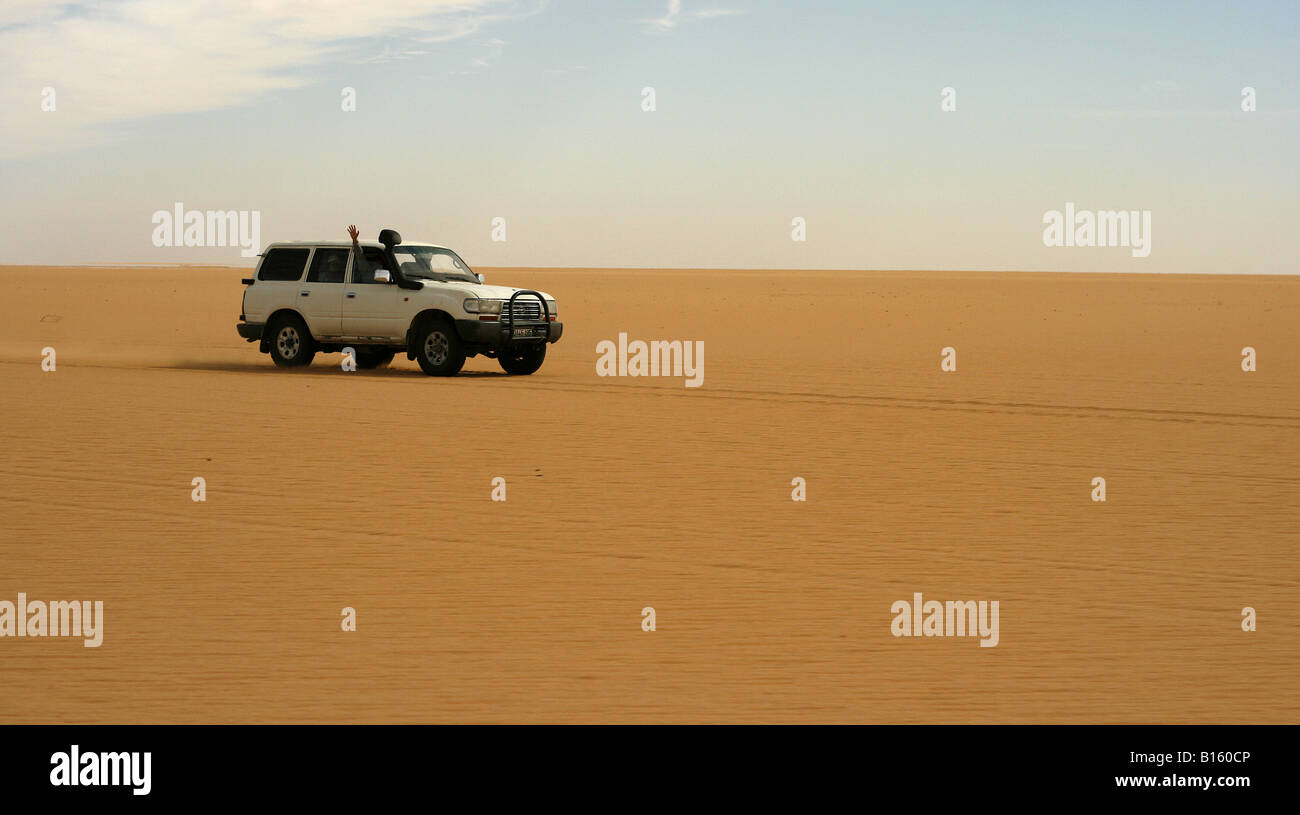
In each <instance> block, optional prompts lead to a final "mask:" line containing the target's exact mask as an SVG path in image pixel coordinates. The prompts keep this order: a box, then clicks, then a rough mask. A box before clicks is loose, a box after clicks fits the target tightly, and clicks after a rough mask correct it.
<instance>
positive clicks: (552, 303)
mask: <svg viewBox="0 0 1300 815" xmlns="http://www.w3.org/2000/svg"><path fill="white" fill-rule="evenodd" d="M546 307H547V308H549V309H550V310H551V317H555V316H556V312H555V301H554V300H547V301H546Z"/></svg>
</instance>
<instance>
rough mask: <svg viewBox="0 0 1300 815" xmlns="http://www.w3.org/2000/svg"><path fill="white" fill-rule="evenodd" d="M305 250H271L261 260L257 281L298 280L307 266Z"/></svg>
mask: <svg viewBox="0 0 1300 815" xmlns="http://www.w3.org/2000/svg"><path fill="white" fill-rule="evenodd" d="M309 251H310V250H307V249H272V250H271V251H269V252H267V253H266V257H264V258H262V267H261V268H260V269H258V271H257V279H258V280H300V279H302V270H303V268H304V267H306V265H307V254H308V252H309Z"/></svg>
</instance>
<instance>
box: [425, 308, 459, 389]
mask: <svg viewBox="0 0 1300 815" xmlns="http://www.w3.org/2000/svg"><path fill="white" fill-rule="evenodd" d="M413 339H414V340H415V348H414V349H413V350H414V351H415V361H416V362H418V363H420V370H422V371H424V372H425V373H426V374H428V375H429V376H455V375H456V374H458V373H460V369H461V368H463V367H465V346H464V345H463V344H462V343H461V341H460V335H459V334H457V333H456V326H455V325H454V324H453V323H452V322H451V320H449V319H447V318H446V317H434V318H430V319H425V320H423V321H421V323H420V325H419V326H418V327H417V328H416V330H415V335H414V337H413Z"/></svg>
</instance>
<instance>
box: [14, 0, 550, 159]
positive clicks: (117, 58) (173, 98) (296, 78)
mask: <svg viewBox="0 0 1300 815" xmlns="http://www.w3.org/2000/svg"><path fill="white" fill-rule="evenodd" d="M533 11H535V8H533V9H531V10H522V11H521V10H520V8H519V6H518V4H517V0H384V2H371V3H356V2H353V0H313V2H310V3H306V2H302V0H256V2H232V1H231V0H121V2H117V3H111V4H110V3H104V4H94V5H89V6H86V5H79V4H75V3H71V2H67V0H11V2H8V3H6V5H5V6H4V8H3V9H2V10H0V110H4V111H5V114H4V117H3V124H0V157H8V158H12V157H15V156H22V155H30V154H33V153H38V152H46V151H50V150H58V149H61V148H70V147H78V146H82V145H84V144H88V143H93V142H94V141H96V140H97V139H98V138H100V137H101V136H102V135H103V134H104V132H105V131H106V130H107V129H108V128H109V127H111V126H113V125H114V124H117V123H122V122H130V121H135V120H139V119H144V118H147V117H152V116H160V115H166V114H176V113H193V112H202V111H209V110H218V109H222V108H229V107H234V106H239V105H246V104H250V103H252V102H255V101H257V100H259V99H261V98H264V97H265V96H266V95H268V94H271V93H274V92H276V91H280V90H284V89H289V88H296V87H301V86H304V85H306V84H309V83H310V82H312V81H313V77H312V74H311V71H310V70H309V69H311V68H313V67H316V66H319V65H321V64H322V63H326V62H329V61H347V62H362V63H376V62H389V61H393V60H396V59H408V58H411V57H414V56H419V55H421V54H423V53H427V50H426V49H425V48H423V47H421V46H422V45H427V44H430V43H437V42H446V41H449V40H453V39H459V38H462V37H468V36H471V35H473V34H475V33H478V32H479V31H480V30H481V29H482V28H483V27H484V26H486V25H489V24H491V23H494V22H498V21H502V20H507V19H515V18H517V17H519V16H524V15H525V14H528V13H532V12H533ZM376 38H385V39H386V40H388V41H390V42H389V43H385V44H384V45H377V44H376V43H375V42H374V40H375V39H376ZM491 42H493V41H489V43H491ZM489 57H491V52H490V51H489ZM44 88H53V89H54V92H55V94H56V95H55V102H56V109H55V111H54V112H44V111H42V109H41V101H42V89H44Z"/></svg>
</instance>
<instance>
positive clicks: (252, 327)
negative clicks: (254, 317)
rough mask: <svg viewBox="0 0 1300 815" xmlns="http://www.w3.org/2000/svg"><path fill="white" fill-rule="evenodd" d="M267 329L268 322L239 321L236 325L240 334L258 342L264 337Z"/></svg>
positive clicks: (250, 340)
mask: <svg viewBox="0 0 1300 815" xmlns="http://www.w3.org/2000/svg"><path fill="white" fill-rule="evenodd" d="M265 329H266V323H239V324H238V325H236V326H235V330H236V331H238V332H239V336H241V337H243V338H244V339H246V340H248V341H249V342H257V341H258V340H260V339H262V332H263V331H264V330H265Z"/></svg>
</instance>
